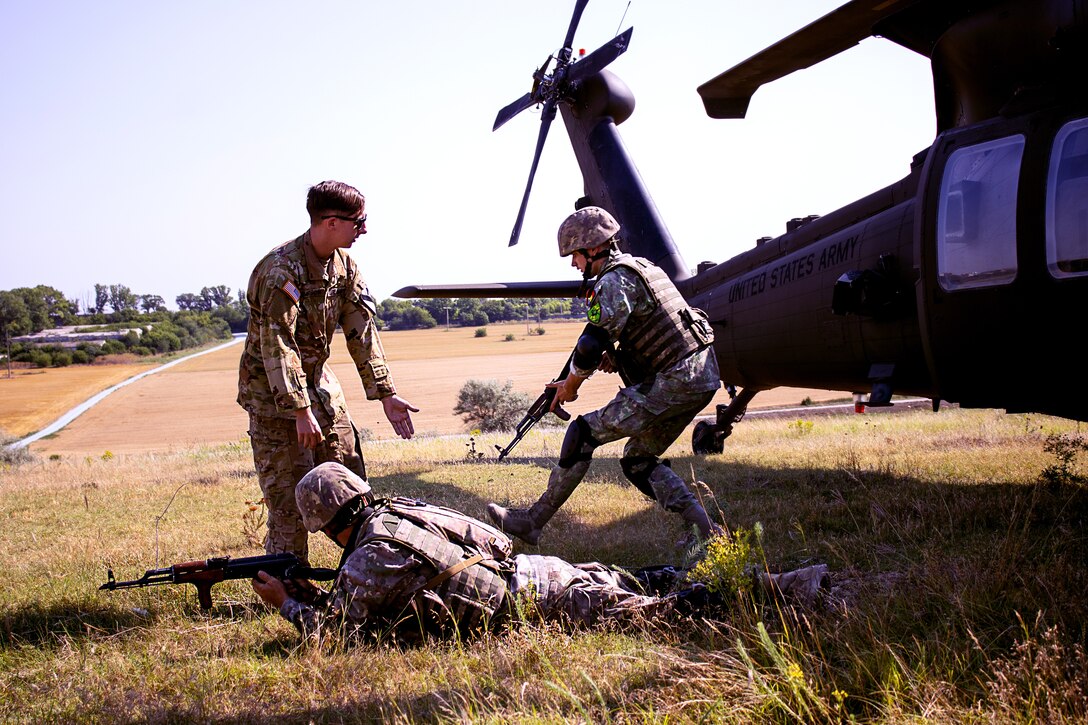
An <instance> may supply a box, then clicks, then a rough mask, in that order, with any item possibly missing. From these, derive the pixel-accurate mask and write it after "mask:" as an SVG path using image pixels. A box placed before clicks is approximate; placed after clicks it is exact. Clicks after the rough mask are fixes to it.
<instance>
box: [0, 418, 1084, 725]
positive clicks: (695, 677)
mask: <svg viewBox="0 0 1088 725" xmlns="http://www.w3.org/2000/svg"><path fill="white" fill-rule="evenodd" d="M1057 434H1062V435H1065V436H1068V437H1071V438H1070V439H1072V440H1075V439H1076V438H1077V437H1079V436H1081V435H1082V431H1081V429H1080V426H1078V424H1076V423H1073V422H1069V421H1063V420H1060V419H1054V418H1046V417H1041V416H1006V415H1003V414H1001V413H996V412H992V411H960V410H956V409H950V410H945V411H942V412H941V413H939V414H933V413H929V412H913V413H904V414H900V415H895V416H885V415H873V414H867V415H852V414H851V415H841V416H821V417H814V418H811V419H804V418H802V419H799V420H796V419H793V420H791V419H780V420H762V419H750V420H746V421H744V422H743V423H741V424H740V425H738V426H737V427H736V430H735V432H734V434H733V436H732V437H730V438H729V440H728V441H727V442H726V450H725V453H724V454H722V455H718V456H709V457H699V458H696V457H693V456H691V455H689V454H688V452H687V442H686V441H684V442H682V443H681V444H678V445H677V446H675V447H674V448H673V450H671V451H670V452H669V455H670V458H671V461H672V465H673V467H674V470H676V471H677V472H678V473H680V474H681V475H682V476H684V477H685V478H687V479H693V480H697V481H700V482H702V484H699V485H698V488H699V489H700V490H702V491H703V492H704V494H705V495H706V496H708V497H709V499H708V500H709V502H710V504H711V505H710V508H711V509H714V510H715V511H716V515H718V516H719V517H720V518H721V519H722V520H724V521H725V522H726V523H727V524H728V525H729V526H731V527H734V528H736V527H741V528H745V529H752V528H753V527H755V526H756V524H759V525H760V526H761V527H762V530H763V540H762V547H763V548H762V551H761V552H760V554H759V555H760V557H761V558H762V559H763V560H764V561H765V562H766V564H767V566H768V567H770V568H771V569H772V570H778V569H790V568H794V567H797V566H803V565H806V564H810V563H826V564H828V565H829V566H830V569H831V571H832V574H833V579H834V589H833V591H832V594H831V596H830V597H829V599H828V601H827V602H825V603H824V604H823V606H820V607H817V608H814V609H807V610H800V609H793V608H788V607H780V606H776V605H775V604H774V603H773V602H767V601H757V600H753V599H752V598H751V597H749V596H738V598H737V600H736V605H735V608H734V609H733V610H732V611H730V612H729V613H728V614H727V615H724V616H721V617H718V618H715V619H712V620H691V619H685V618H682V617H679V616H674V617H671V618H669V619H668V620H666V621H657V622H645V623H642V624H641V625H639V626H635V627H631V628H627V629H622V630H621V629H614V628H613V629H609V628H605V629H597V630H590V631H576V632H569V631H563V630H561V629H559V628H557V627H554V626H551V625H543V624H537V623H525V624H520V625H517V626H515V627H514V628H512V629H511V630H509V631H504V632H499V633H495V634H491V635H487V636H484V637H481V638H479V639H476V640H471V641H467V642H452V643H430V644H426V645H422V646H418V647H400V648H398V647H393V646H389V645H382V644H357V645H351V646H337V645H334V644H327V645H325V646H324V647H314V646H302V645H300V643H299V641H298V638H297V636H296V634H295V632H294V630H293V629H292V628H291V627H290V626H289V625H288V624H287V623H285V622H284V621H282V620H281V619H280V618H279V617H278V615H277V614H276V613H275V612H270V611H268V610H267V609H265V608H264V607H263V606H261V605H260V604H259V603H258V601H257V600H256V598H255V597H254V595H253V594H252V592H251V591H250V590H249V587H248V585H247V584H245V583H243V582H229V583H225V584H220V585H216V586H215V587H214V588H213V589H212V595H213V599H214V601H215V607H214V608H213V609H212V610H211V611H210V612H209V613H205V612H202V611H201V610H200V608H199V606H198V605H197V602H196V596H195V590H193V588H192V587H191V586H189V585H184V586H176V587H157V588H149V589H142V590H126V591H118V592H112V593H108V592H99V591H98V586H99V585H100V584H101V583H102V582H104V581H105V577H106V569H107V566H111V567H112V568H113V569H114V571H115V573H116V574H117V576H118V578H124V579H129V578H135V577H137V576H139V575H140V574H142V573H143V571H144V570H145V569H149V568H154V567H161V566H166V565H168V564H170V563H174V562H180V561H186V560H189V559H194V558H205V557H207V556H213V555H223V554H227V555H233V556H244V555H253V554H258V553H261V552H260V551H259V550H258V549H257V548H256V547H255V546H254V543H253V530H252V529H253V525H252V518H250V519H249V520H248V523H247V518H246V517H247V516H249V517H252V515H253V512H251V511H250V510H249V506H248V505H247V503H246V502H247V501H252V500H253V499H254V498H256V497H258V496H259V491H258V488H257V483H256V478H255V476H254V474H253V471H252V461H251V460H250V454H249V450H248V446H247V445H246V444H244V443H239V444H235V445H231V446H226V447H223V448H220V449H198V450H192V451H186V452H180V453H177V454H171V455H145V456H131V457H129V456H124V455H116V456H113V457H112V458H110V457H106V456H104V455H103V456H89V457H80V458H78V459H64V458H62V459H60V460H48V461H33V462H29V463H27V462H24V463H17V464H9V463H0V601H2V602H3V604H2V605H0V606H2V609H0V691H2V692H3V693H4V695H3V697H2V698H0V721H3V722H27V723H30V722H35V723H36V722H66V721H79V722H111V723H112V722H137V721H138V722H147V721H151V722H186V721H201V722H207V721H216V722H222V721H227V722H253V721H271V720H275V721H276V722H288V723H293V722H298V723H306V722H369V721H376V720H381V721H394V722H395V721H404V722H417V721H424V722H436V721H440V722H468V721H471V722H495V723H499V722H503V723H505V722H511V721H515V722H555V721H576V722H587V721H588V722H666V721H667V722H670V723H671V722H681V723H683V722H776V723H778V722H780V723H792V722H797V721H807V722H840V721H842V722H845V721H857V722H888V723H908V722H909V723H917V722H980V723H982V722H1024V723H1028V722H1048V723H1063V722H1068V723H1073V722H1081V721H1083V720H1084V718H1085V717H1088V660H1086V657H1085V654H1084V647H1085V644H1086V641H1088V630H1086V626H1088V598H1086V597H1085V592H1086V591H1088V546H1086V544H1088V542H1086V519H1088V490H1086V489H1085V488H1084V485H1083V479H1082V477H1081V473H1082V470H1083V466H1082V465H1081V463H1082V462H1081V461H1078V460H1077V459H1076V457H1069V454H1068V452H1069V451H1070V450H1073V449H1072V448H1070V446H1069V445H1066V446H1065V447H1064V448H1063V449H1062V450H1064V451H1065V452H1066V454H1065V455H1066V456H1067V458H1066V459H1065V460H1062V461H1059V460H1058V458H1057V456H1058V455H1059V454H1058V453H1055V452H1054V447H1053V445H1052V442H1053V441H1054V440H1055V438H1054V436H1055V435H1057ZM561 435H562V434H561V431H533V432H532V433H530V435H529V436H527V437H526V439H525V440H524V441H522V443H521V444H520V445H519V447H518V448H517V450H516V451H515V453H514V454H513V455H512V456H511V458H510V459H508V460H507V461H505V462H503V463H502V464H498V463H495V461H494V453H493V451H494V448H493V445H494V444H495V443H505V442H506V440H505V436H491V435H487V434H484V435H482V436H477V437H476V441H475V447H476V449H477V450H478V451H486V452H487V456H486V457H485V458H483V459H473V460H469V458H468V456H467V455H466V453H467V451H468V450H469V447H468V445H467V444H468V441H469V436H468V435H465V436H462V437H454V438H447V439H417V440H413V441H407V442H400V441H398V442H393V443H381V444H377V443H376V444H370V445H368V447H367V449H366V455H367V468H368V471H369V472H370V475H371V479H372V483H373V484H374V485H375V487H376V488H377V489H378V490H379V491H380V492H382V493H385V494H394V493H396V494H403V495H410V496H419V497H423V498H426V499H428V500H430V501H432V502H435V503H441V504H444V505H448V506H453V507H455V508H458V509H461V510H464V511H466V512H468V513H472V514H475V515H478V516H483V511H484V506H485V505H486V503H487V502H488V501H490V500H497V501H500V502H513V503H515V504H520V503H528V502H531V501H532V500H534V499H535V497H536V496H537V495H538V494H539V492H540V490H541V487H542V486H543V485H544V482H545V480H546V478H547V473H548V469H549V466H550V464H551V461H552V459H553V458H554V456H555V455H556V454H557V451H558V447H559V443H560V440H561ZM1048 441H1050V442H1051V444H1050V446H1049V449H1048ZM621 450H622V447H621V446H620V445H617V444H613V445H609V446H605V447H604V448H602V449H600V450H599V451H598V453H597V456H596V460H595V463H594V466H593V468H592V470H591V471H590V475H589V476H588V477H587V479H586V481H585V482H584V483H583V485H582V486H581V487H580V488H579V489H578V491H576V493H575V494H574V496H573V497H572V498H571V500H570V501H569V502H568V504H567V506H565V507H564V508H563V509H562V510H561V511H560V513H559V514H558V515H557V516H556V518H555V519H554V520H553V522H552V524H551V525H550V526H549V527H548V528H547V529H546V530H545V534H544V536H543V538H542V541H541V545H540V546H539V547H524V546H522V547H521V549H520V550H521V551H526V552H540V553H548V554H555V555H558V556H561V557H564V558H566V559H569V560H572V561H586V560H601V561H605V562H609V563H615V564H623V565H631V566H639V565H647V564H657V563H680V562H681V561H682V560H683V552H682V551H678V550H677V549H676V548H675V541H676V540H677V539H678V538H679V537H680V536H681V535H682V534H683V531H682V530H681V528H680V525H679V521H678V517H675V516H671V515H668V514H665V513H663V512H661V511H660V510H658V509H656V508H655V507H654V506H653V505H652V504H650V503H649V502H648V501H646V500H645V499H644V498H642V497H641V496H640V495H639V494H638V493H637V491H635V490H634V488H633V487H631V486H630V485H628V484H626V483H625V482H624V480H623V477H622V474H621V472H620V468H619V465H618V456H619V455H620V452H621ZM103 453H104V452H103ZM1059 463H1060V464H1061V465H1057V466H1056V464H1059ZM1048 468H1049V469H1050V470H1051V471H1052V474H1051V475H1049V476H1045V477H1044V476H1043V472H1044V471H1046V470H1047V469H1048ZM1055 470H1056V471H1057V472H1058V475H1055V474H1054V473H1053V471H1055ZM312 546H313V550H314V553H313V556H312V558H313V559H314V563H315V564H318V565H326V566H335V563H336V560H337V558H338V552H337V551H335V550H334V547H332V545H331V544H329V543H328V542H326V541H324V540H323V539H319V538H317V537H315V538H314V539H313V541H312Z"/></svg>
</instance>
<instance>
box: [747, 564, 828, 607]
mask: <svg viewBox="0 0 1088 725" xmlns="http://www.w3.org/2000/svg"><path fill="white" fill-rule="evenodd" d="M760 579H761V581H762V584H763V588H764V589H766V590H767V591H768V592H769V593H771V594H772V595H774V596H780V597H784V598H787V599H794V600H797V601H799V602H802V603H804V604H813V603H815V601H816V598H817V597H818V596H819V594H820V592H828V591H830V590H831V575H830V574H828V573H827V564H816V565H815V566H806V567H805V568H803V569H795V570H794V571H787V572H783V573H781V574H766V573H765V574H763V575H762V576H761V577H760Z"/></svg>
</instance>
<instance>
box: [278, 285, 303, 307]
mask: <svg viewBox="0 0 1088 725" xmlns="http://www.w3.org/2000/svg"><path fill="white" fill-rule="evenodd" d="M280 289H282V290H283V291H284V292H286V293H287V296H288V297H290V298H291V300H292V301H293V302H298V298H299V297H301V295H300V294H299V293H298V287H296V286H295V283H294V282H292V281H291V280H287V281H286V282H284V283H283V287H281V288H280Z"/></svg>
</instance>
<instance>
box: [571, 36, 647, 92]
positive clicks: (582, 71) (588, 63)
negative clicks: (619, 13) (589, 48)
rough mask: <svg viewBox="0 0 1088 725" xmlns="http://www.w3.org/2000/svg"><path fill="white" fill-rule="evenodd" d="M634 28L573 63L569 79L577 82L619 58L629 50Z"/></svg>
mask: <svg viewBox="0 0 1088 725" xmlns="http://www.w3.org/2000/svg"><path fill="white" fill-rule="evenodd" d="M632 30H634V28H628V29H627V30H625V31H624V32H622V33H620V34H619V35H617V36H616V37H615V38H612V40H610V41H608V42H607V43H605V44H604V45H602V46H601V47H600V48H597V50H595V51H593V52H592V53H590V54H589V55H587V56H586V57H585V58H582V59H581V60H580V61H578V62H577V63H575V64H574V65H572V66H571V67H570V71H569V72H568V73H567V80H568V81H570V82H577V81H580V80H583V79H585V78H589V77H590V76H591V75H595V74H597V73H600V72H601V71H602V70H604V67H605V66H606V65H608V64H609V63H611V62H612V61H614V60H615V59H616V58H619V57H620V55H621V54H623V52H624V51H626V50H627V46H628V45H630V44H631V31H632Z"/></svg>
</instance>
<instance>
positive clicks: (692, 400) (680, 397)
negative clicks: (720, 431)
mask: <svg viewBox="0 0 1088 725" xmlns="http://www.w3.org/2000/svg"><path fill="white" fill-rule="evenodd" d="M714 392H715V391H713V390H711V391H701V392H695V393H680V394H676V393H675V392H674V393H671V394H669V395H668V396H664V395H662V394H660V391H658V390H656V389H655V388H654V387H653V386H651V385H648V384H647V385H637V386H631V387H628V388H623V389H622V390H620V392H619V393H618V394H617V395H616V397H615V398H613V399H612V400H611V401H609V402H608V403H607V404H606V405H605V406H604V407H603V408H600V409H599V410H595V411H593V412H592V413H587V414H586V415H584V416H582V418H583V419H584V420H585V422H586V424H587V426H588V427H589V432H590V433H591V434H592V436H593V438H594V439H595V440H596V441H597V443H598V444H599V445H603V444H605V443H611V442H612V441H616V440H619V439H621V438H627V443H626V445H624V447H623V461H622V462H624V463H627V464H628V465H625V467H624V471H625V473H626V472H627V469H628V468H632V469H638V468H639V466H642V467H643V468H648V469H649V470H645V471H643V472H642V473H643V475H644V476H645V479H646V483H645V487H644V486H641V485H638V484H637V483H636V485H638V487H639V490H641V491H642V492H643V493H645V494H646V495H647V496H650V497H651V498H653V499H654V500H655V501H657V504H658V505H659V506H661V508H663V509H665V510H666V511H672V512H674V513H683V512H684V511H685V510H687V509H688V507H690V506H692V505H693V504H695V503H697V500H696V498H695V496H694V494H692V492H691V490H690V489H689V488H688V486H687V484H686V483H684V479H682V478H680V476H678V475H677V474H676V473H674V472H673V471H672V469H671V468H669V467H668V466H666V465H664V464H661V463H659V462H658V460H657V457H658V456H660V455H661V454H662V453H664V452H665V451H666V450H667V449H668V447H669V446H671V445H672V444H673V443H675V442H676V439H677V438H679V437H680V434H681V433H683V432H684V428H686V427H687V426H688V424H689V423H691V421H692V420H694V419H695V416H696V415H698V414H699V411H701V410H702V409H703V408H705V407H706V406H707V405H708V404H709V403H710V401H711V400H712V399H713V397H714ZM588 471H589V461H588V460H580V461H577V462H576V463H574V464H573V465H572V466H570V467H563V466H559V465H557V466H555V467H554V468H553V469H552V473H551V477H550V478H549V479H548V490H547V491H545V493H544V494H543V495H542V496H541V498H540V504H542V505H543V506H546V507H549V508H551V509H552V510H555V509H558V508H560V507H561V506H562V505H563V503H564V502H565V501H566V500H567V498H568V497H569V496H570V494H571V493H573V492H574V489H575V488H576V487H577V486H578V484H579V483H581V481H582V479H583V478H584V477H585V475H586V473H587V472H588ZM628 475H629V476H630V474H628ZM651 494H652V495H651Z"/></svg>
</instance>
